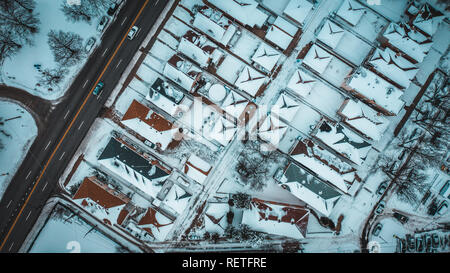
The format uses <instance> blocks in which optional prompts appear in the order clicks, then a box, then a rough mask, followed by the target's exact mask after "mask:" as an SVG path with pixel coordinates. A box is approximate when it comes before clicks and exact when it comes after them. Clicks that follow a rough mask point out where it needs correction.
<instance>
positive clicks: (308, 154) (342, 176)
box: [290, 139, 361, 194]
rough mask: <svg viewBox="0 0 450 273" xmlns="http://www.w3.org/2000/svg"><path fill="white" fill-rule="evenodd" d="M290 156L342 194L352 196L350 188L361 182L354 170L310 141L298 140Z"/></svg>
mask: <svg viewBox="0 0 450 273" xmlns="http://www.w3.org/2000/svg"><path fill="white" fill-rule="evenodd" d="M290 156H291V157H292V159H294V160H295V161H296V162H297V163H299V164H300V165H301V166H302V167H303V168H306V169H308V170H309V171H311V172H312V173H314V174H315V176H317V177H319V178H321V179H322V180H324V181H327V182H329V183H330V185H332V186H333V187H335V188H336V189H338V190H339V191H340V192H342V193H346V194H352V193H353V192H351V191H350V188H351V187H352V186H354V185H355V186H357V184H358V183H359V182H360V181H361V178H360V177H359V176H358V174H357V172H356V169H355V168H353V167H352V166H350V164H348V163H346V162H344V161H342V160H340V159H339V157H337V156H335V155H334V154H332V153H330V152H329V151H327V150H326V149H324V148H322V147H320V146H319V145H317V144H316V143H314V142H313V141H312V140H310V139H303V140H299V141H298V142H297V144H296V145H295V146H294V147H293V149H292V150H291V151H290Z"/></svg>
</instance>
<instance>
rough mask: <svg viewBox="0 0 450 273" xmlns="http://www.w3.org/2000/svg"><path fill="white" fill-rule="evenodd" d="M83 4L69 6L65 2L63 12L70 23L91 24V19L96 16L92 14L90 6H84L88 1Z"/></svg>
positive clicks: (62, 7)
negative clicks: (82, 22)
mask: <svg viewBox="0 0 450 273" xmlns="http://www.w3.org/2000/svg"><path fill="white" fill-rule="evenodd" d="M81 3H82V4H81V5H69V4H68V3H67V2H64V3H63V4H62V5H61V10H62V12H63V13H64V14H65V15H66V18H67V19H68V20H69V21H72V22H78V21H84V22H87V23H89V24H90V23H91V18H92V17H93V16H95V15H94V14H93V13H92V9H90V8H89V5H86V4H84V3H86V1H82V2H81Z"/></svg>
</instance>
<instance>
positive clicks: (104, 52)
mask: <svg viewBox="0 0 450 273" xmlns="http://www.w3.org/2000/svg"><path fill="white" fill-rule="evenodd" d="M108 49H109V48H108V47H107V48H106V49H105V51H103V54H102V57H103V56H105V54H106V52H107V51H108Z"/></svg>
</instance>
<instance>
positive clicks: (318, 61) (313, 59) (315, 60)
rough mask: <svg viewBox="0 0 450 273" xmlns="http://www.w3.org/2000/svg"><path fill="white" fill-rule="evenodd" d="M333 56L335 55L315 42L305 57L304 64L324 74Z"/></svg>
mask: <svg viewBox="0 0 450 273" xmlns="http://www.w3.org/2000/svg"><path fill="white" fill-rule="evenodd" d="M332 58H333V56H332V55H331V54H330V53H328V52H326V51H325V50H324V49H322V48H321V47H319V46H317V45H316V44H314V45H313V46H312V47H311V48H310V49H309V51H308V53H307V54H306V56H305V58H304V59H303V64H305V65H307V66H308V67H309V68H311V69H313V70H315V71H316V72H317V73H319V74H322V73H323V72H325V69H327V66H328V64H329V63H330V62H331V59H332Z"/></svg>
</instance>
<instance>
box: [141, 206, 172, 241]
mask: <svg viewBox="0 0 450 273" xmlns="http://www.w3.org/2000/svg"><path fill="white" fill-rule="evenodd" d="M172 224H173V221H172V220H170V219H169V218H167V217H166V216H164V215H163V214H161V213H160V212H159V211H156V210H155V209H154V208H148V209H147V211H146V213H145V214H144V216H142V218H141V219H140V220H139V222H138V226H139V227H140V228H142V229H143V230H145V231H146V232H147V233H148V234H150V235H151V236H152V237H153V238H155V239H156V240H158V241H162V240H163V239H164V238H165V236H166V235H167V233H168V232H169V231H170V228H171V225H172Z"/></svg>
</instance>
